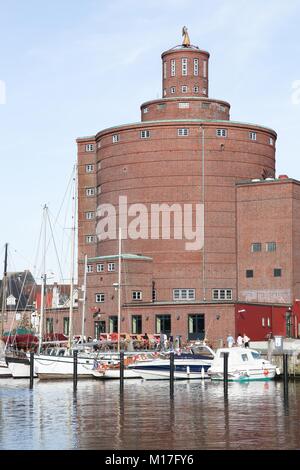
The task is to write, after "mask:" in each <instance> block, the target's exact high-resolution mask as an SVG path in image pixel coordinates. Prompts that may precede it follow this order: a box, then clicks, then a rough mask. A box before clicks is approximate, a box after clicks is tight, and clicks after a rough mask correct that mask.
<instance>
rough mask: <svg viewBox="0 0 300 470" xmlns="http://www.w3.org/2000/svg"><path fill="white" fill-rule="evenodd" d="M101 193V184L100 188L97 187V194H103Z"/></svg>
mask: <svg viewBox="0 0 300 470" xmlns="http://www.w3.org/2000/svg"><path fill="white" fill-rule="evenodd" d="M101 191H102V189H101V184H99V186H97V194H101Z"/></svg>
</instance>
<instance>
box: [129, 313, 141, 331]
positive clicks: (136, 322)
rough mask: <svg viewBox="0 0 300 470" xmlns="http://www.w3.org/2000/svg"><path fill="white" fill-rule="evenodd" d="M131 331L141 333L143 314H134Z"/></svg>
mask: <svg viewBox="0 0 300 470" xmlns="http://www.w3.org/2000/svg"><path fill="white" fill-rule="evenodd" d="M131 332H132V334H134V335H140V334H141V333H142V315H132V317H131Z"/></svg>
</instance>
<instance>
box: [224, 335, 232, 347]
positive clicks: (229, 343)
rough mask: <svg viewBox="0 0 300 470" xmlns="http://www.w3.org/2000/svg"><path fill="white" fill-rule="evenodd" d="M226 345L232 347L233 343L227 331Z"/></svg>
mask: <svg viewBox="0 0 300 470" xmlns="http://www.w3.org/2000/svg"><path fill="white" fill-rule="evenodd" d="M226 341H227V346H228V347H229V348H232V346H233V344H234V337H233V336H232V335H231V334H230V333H229V335H228V336H227V340H226Z"/></svg>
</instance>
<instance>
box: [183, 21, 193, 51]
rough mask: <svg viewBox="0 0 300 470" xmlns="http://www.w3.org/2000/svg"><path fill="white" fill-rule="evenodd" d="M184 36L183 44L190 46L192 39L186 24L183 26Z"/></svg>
mask: <svg viewBox="0 0 300 470" xmlns="http://www.w3.org/2000/svg"><path fill="white" fill-rule="evenodd" d="M182 36H183V41H182V45H183V46H184V47H189V46H190V45H191V41H190V38H189V33H188V29H187V27H186V26H184V27H183V28H182Z"/></svg>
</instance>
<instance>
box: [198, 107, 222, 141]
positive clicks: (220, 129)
mask: <svg viewBox="0 0 300 470" xmlns="http://www.w3.org/2000/svg"><path fill="white" fill-rule="evenodd" d="M209 107H210V103H201V108H203V109H209ZM219 130H222V129H219ZM223 130H224V131H226V129H223ZM217 135H218V134H217Z"/></svg>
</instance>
